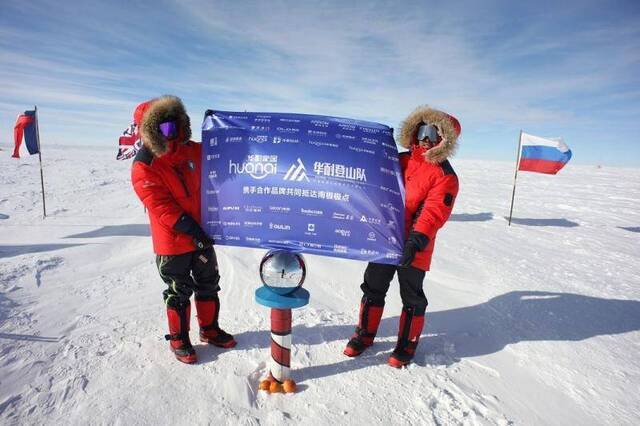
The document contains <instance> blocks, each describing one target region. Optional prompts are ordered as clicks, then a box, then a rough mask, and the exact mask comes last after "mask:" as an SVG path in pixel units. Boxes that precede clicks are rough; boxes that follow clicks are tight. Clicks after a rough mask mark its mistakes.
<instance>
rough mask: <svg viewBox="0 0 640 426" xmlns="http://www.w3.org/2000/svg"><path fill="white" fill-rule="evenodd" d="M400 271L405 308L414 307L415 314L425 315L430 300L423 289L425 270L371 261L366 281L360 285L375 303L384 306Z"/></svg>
mask: <svg viewBox="0 0 640 426" xmlns="http://www.w3.org/2000/svg"><path fill="white" fill-rule="evenodd" d="M396 270H397V271H398V281H399V282H400V297H401V298H402V305H403V306H404V307H405V308H413V311H414V313H415V315H424V311H425V310H426V309H427V305H428V304H429V302H428V301H427V297H426V296H425V294H424V291H423V290H422V282H423V281H424V276H425V272H424V271H423V270H421V269H418V268H414V267H413V266H410V267H408V268H398V267H397V266H395V265H385V264H382V263H373V262H371V263H369V264H368V265H367V269H366V270H365V271H364V282H363V283H362V285H361V286H360V288H361V289H362V292H363V293H364V296H365V297H366V298H367V299H369V300H370V301H371V302H372V304H373V305H377V306H383V305H384V298H385V296H386V295H387V291H388V290H389V286H390V285H391V280H393V276H394V274H395V273H396Z"/></svg>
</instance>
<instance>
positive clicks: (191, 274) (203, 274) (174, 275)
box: [156, 247, 220, 308]
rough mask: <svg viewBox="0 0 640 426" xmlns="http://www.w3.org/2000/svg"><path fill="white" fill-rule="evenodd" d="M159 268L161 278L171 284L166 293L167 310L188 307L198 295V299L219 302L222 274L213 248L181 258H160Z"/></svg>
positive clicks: (190, 253)
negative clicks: (191, 300) (193, 297)
mask: <svg viewBox="0 0 640 426" xmlns="http://www.w3.org/2000/svg"><path fill="white" fill-rule="evenodd" d="M156 265H157V266H158V272H160V277H161V278H162V280H163V281H164V282H165V284H167V289H166V290H165V291H164V292H163V293H162V294H163V296H164V303H165V304H166V305H167V307H170V308H180V307H181V306H185V305H187V304H188V303H189V298H190V297H191V294H193V293H194V292H195V294H196V299H200V300H212V299H217V297H218V291H220V286H219V285H218V283H219V282H220V274H219V273H218V260H217V259H216V252H215V251H214V250H213V247H209V248H207V249H204V250H196V251H192V252H189V253H184V254H179V255H158V256H156Z"/></svg>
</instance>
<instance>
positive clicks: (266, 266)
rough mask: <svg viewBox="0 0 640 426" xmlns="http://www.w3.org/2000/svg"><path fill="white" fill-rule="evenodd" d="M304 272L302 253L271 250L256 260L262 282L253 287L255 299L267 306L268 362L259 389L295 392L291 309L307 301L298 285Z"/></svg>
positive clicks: (307, 297) (303, 304)
mask: <svg viewBox="0 0 640 426" xmlns="http://www.w3.org/2000/svg"><path fill="white" fill-rule="evenodd" d="M306 273H307V269H306V264H305V261H304V258H303V257H302V255H300V254H297V253H293V252H291V251H288V250H271V251H269V252H268V253H267V254H266V255H265V256H264V257H263V258H262V262H261V263H260V279H261V280H262V284H263V286H262V287H260V288H258V289H257V290H256V293H255V297H256V302H258V303H259V304H261V305H262V306H266V307H268V308H271V365H270V369H269V370H270V371H269V375H268V376H267V378H266V379H264V380H262V381H261V382H260V390H265V391H267V392H269V393H279V392H286V393H291V392H295V389H296V383H295V382H294V381H293V379H291V309H294V308H300V307H302V306H305V305H306V304H308V303H309V292H308V291H307V290H305V289H303V288H302V284H303V283H304V280H305V277H306Z"/></svg>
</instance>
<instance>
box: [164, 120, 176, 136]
mask: <svg viewBox="0 0 640 426" xmlns="http://www.w3.org/2000/svg"><path fill="white" fill-rule="evenodd" d="M160 132H161V133H162V134H163V135H164V137H165V138H167V139H173V138H175V137H176V135H177V134H178V127H177V126H176V122H175V121H166V122H164V123H160Z"/></svg>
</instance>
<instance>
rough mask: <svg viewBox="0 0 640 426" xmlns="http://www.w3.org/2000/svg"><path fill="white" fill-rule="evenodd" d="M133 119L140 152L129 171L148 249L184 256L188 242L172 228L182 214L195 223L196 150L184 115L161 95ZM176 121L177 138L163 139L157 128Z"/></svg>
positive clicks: (197, 213)
mask: <svg viewBox="0 0 640 426" xmlns="http://www.w3.org/2000/svg"><path fill="white" fill-rule="evenodd" d="M134 120H135V121H136V124H137V125H138V129H139V132H140V135H141V137H142V142H143V148H142V149H141V150H140V151H139V152H138V154H137V155H136V158H135V160H134V161H133V166H132V170H131V181H132V183H133V188H134V190H135V192H136V194H137V195H138V197H139V198H140V200H141V201H142V203H143V204H144V205H145V207H146V208H147V211H148V213H149V221H150V222H151V238H152V240H153V250H154V252H155V253H156V254H160V255H177V254H183V253H187V252H190V251H194V250H195V249H196V247H195V245H194V243H193V238H192V237H191V236H190V235H188V234H184V233H181V232H177V231H175V230H174V229H173V227H174V225H175V224H176V222H177V221H178V219H179V218H180V217H181V216H182V215H183V214H185V213H186V214H188V215H190V216H191V217H192V218H194V219H195V220H196V221H197V222H198V223H200V165H201V159H200V150H201V146H200V144H199V143H195V142H192V141H190V140H189V138H190V137H191V127H190V124H189V116H188V115H187V113H186V111H185V109H184V106H183V104H182V102H181V101H180V99H179V98H176V97H174V96H163V97H161V98H158V99H154V100H152V101H149V102H145V103H143V104H140V106H139V107H138V108H137V109H136V114H135V115H134ZM168 120H176V121H177V124H178V126H177V127H178V136H177V138H176V139H175V140H167V139H165V138H164V137H163V136H162V135H161V134H160V133H159V125H160V123H162V122H164V121H168Z"/></svg>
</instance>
